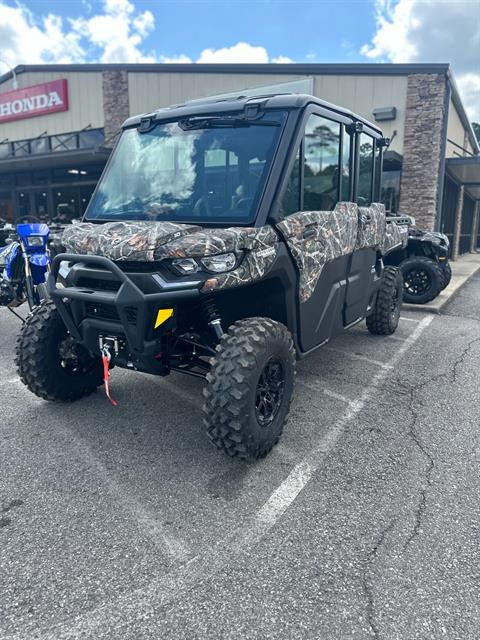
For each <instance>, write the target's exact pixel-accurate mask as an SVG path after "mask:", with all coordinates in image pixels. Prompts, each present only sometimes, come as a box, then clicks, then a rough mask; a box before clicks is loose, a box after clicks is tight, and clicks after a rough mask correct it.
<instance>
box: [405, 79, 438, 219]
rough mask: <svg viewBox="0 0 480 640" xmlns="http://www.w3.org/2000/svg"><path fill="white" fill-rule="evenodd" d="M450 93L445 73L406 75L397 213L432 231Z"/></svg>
mask: <svg viewBox="0 0 480 640" xmlns="http://www.w3.org/2000/svg"><path fill="white" fill-rule="evenodd" d="M448 101H449V91H448V84H447V78H446V76H445V75H444V74H412V75H409V76H408V83H407V103H406V110H405V134H404V143H403V166H402V177H401V183H400V211H401V212H402V213H404V214H408V215H412V216H414V217H415V218H416V220H417V225H418V227H419V228H421V229H426V230H433V229H434V228H435V221H436V219H437V214H438V205H439V202H440V196H441V194H440V188H441V180H440V178H441V176H440V171H441V168H442V160H443V158H442V156H443V155H444V154H445V150H444V145H443V140H444V139H445V136H446V127H447V115H448Z"/></svg>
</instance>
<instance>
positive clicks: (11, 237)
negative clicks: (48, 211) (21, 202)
mask: <svg viewBox="0 0 480 640" xmlns="http://www.w3.org/2000/svg"><path fill="white" fill-rule="evenodd" d="M3 228H4V229H5V231H6V233H5V232H4V233H3V234H2V239H3V242H4V243H5V246H3V247H2V246H0V306H6V307H8V308H9V309H10V310H12V311H13V308H14V307H18V306H20V305H21V304H23V302H25V301H27V302H28V306H29V307H30V309H33V308H34V307H35V306H36V305H38V304H40V301H41V300H43V299H44V298H46V297H47V295H46V284H45V276H46V274H47V272H48V270H49V268H50V256H49V252H48V248H47V243H48V234H49V229H48V227H47V225H46V224H40V223H36V222H33V223H32V224H18V225H17V226H16V228H14V227H13V226H12V225H4V227H3ZM14 313H15V312H14Z"/></svg>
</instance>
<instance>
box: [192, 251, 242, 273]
mask: <svg viewBox="0 0 480 640" xmlns="http://www.w3.org/2000/svg"><path fill="white" fill-rule="evenodd" d="M200 262H201V263H202V265H203V266H204V267H205V269H206V270H207V271H211V272H212V273H224V272H225V271H231V270H232V269H233V268H234V266H235V265H236V264H237V256H236V255H235V254H234V253H222V254H220V255H218V256H207V257H205V258H201V260H200Z"/></svg>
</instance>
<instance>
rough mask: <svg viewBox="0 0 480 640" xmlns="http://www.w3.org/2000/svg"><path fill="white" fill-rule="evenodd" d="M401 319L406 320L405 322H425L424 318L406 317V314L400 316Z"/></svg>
mask: <svg viewBox="0 0 480 640" xmlns="http://www.w3.org/2000/svg"><path fill="white" fill-rule="evenodd" d="M400 320H405V322H417V323H420V322H423V320H417V319H416V318H406V317H405V316H400ZM424 320H425V318H424Z"/></svg>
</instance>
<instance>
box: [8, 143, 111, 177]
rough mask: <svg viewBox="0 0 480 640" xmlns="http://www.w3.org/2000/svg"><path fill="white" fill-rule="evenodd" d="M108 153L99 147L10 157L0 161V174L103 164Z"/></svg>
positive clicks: (107, 150) (109, 151) (109, 150)
mask: <svg viewBox="0 0 480 640" xmlns="http://www.w3.org/2000/svg"><path fill="white" fill-rule="evenodd" d="M110 153H111V149H105V148H104V147H100V148H97V149H72V150H68V151H58V152H50V153H41V154H38V155H25V156H20V157H17V158H11V157H10V158H5V160H0V172H2V173H3V172H5V173H7V172H12V171H32V170H33V171H36V170H41V169H48V168H56V167H66V166H72V167H75V166H76V165H83V164H92V163H104V162H106V161H107V160H108V157H109V155H110Z"/></svg>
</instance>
